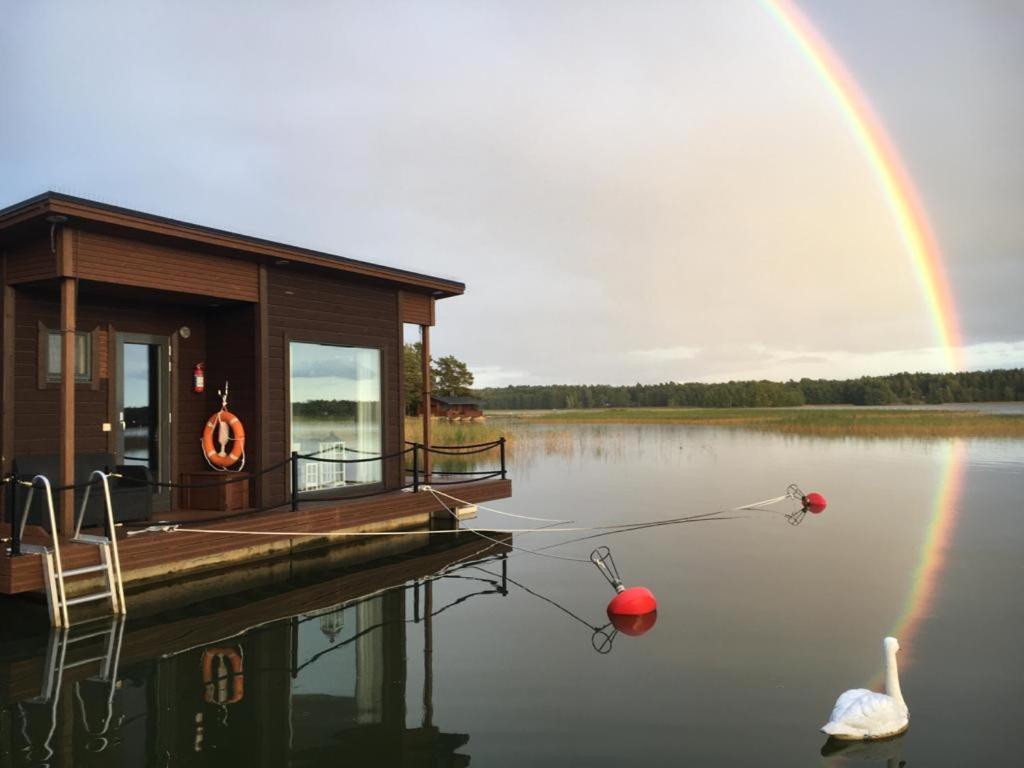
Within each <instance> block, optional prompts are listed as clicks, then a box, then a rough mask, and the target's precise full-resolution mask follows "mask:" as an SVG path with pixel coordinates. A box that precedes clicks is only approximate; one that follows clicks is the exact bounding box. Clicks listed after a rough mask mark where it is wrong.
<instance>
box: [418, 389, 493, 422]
mask: <svg viewBox="0 0 1024 768" xmlns="http://www.w3.org/2000/svg"><path fill="white" fill-rule="evenodd" d="M420 413H421V415H422V409H421V410H420ZM430 415H431V416H436V417H438V418H444V419H451V420H452V421H467V420H472V419H482V418H483V417H484V412H483V411H482V410H481V409H480V401H479V400H477V399H476V398H475V397H459V396H455V395H431V396H430Z"/></svg>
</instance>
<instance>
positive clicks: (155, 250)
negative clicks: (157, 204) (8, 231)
mask: <svg viewBox="0 0 1024 768" xmlns="http://www.w3.org/2000/svg"><path fill="white" fill-rule="evenodd" d="M75 238H76V242H75V273H76V276H77V277H80V278H82V279H85V280H96V281H100V282H104V283H115V284H119V285H135V286H139V287H143V288H159V289H164V290H174V291H179V292H181V293H192V294H199V295H202V296H213V297H217V298H223V299H237V300H240V301H256V300H257V298H258V297H259V290H258V272H259V268H258V267H257V265H256V264H254V263H252V262H248V261H242V260H240V259H232V258H229V257H227V256H219V255H216V254H211V253H202V252H196V251H189V250H185V249H182V248H178V247H171V246H169V245H163V244H159V243H154V242H149V241H146V240H137V239H128V238H125V237H115V236H113V235H109V234H104V233H100V232H89V231H76V233H75Z"/></svg>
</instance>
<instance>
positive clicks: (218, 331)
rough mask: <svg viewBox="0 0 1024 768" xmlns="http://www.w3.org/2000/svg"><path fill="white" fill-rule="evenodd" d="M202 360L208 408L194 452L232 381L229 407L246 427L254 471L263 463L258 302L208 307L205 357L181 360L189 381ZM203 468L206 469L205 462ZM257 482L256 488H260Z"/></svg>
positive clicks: (249, 462) (248, 460) (249, 464)
mask: <svg viewBox="0 0 1024 768" xmlns="http://www.w3.org/2000/svg"><path fill="white" fill-rule="evenodd" d="M200 359H203V360H204V361H205V363H206V392H207V394H206V397H205V401H206V403H207V406H208V409H207V411H206V412H205V413H204V415H203V416H201V417H200V419H201V420H200V421H197V422H195V424H194V427H195V430H196V431H195V435H194V439H195V440H196V441H197V442H196V443H194V444H193V446H192V447H193V448H194V450H195V455H196V456H197V457H199V458H200V460H202V457H201V456H199V447H198V438H199V434H200V432H201V431H202V428H203V424H205V423H206V422H205V420H206V419H208V418H209V417H210V416H211V415H212V414H213V413H214V412H215V411H216V410H218V409H219V408H220V401H219V400H218V398H217V390H219V389H223V388H224V382H225V381H227V382H228V383H229V397H228V410H229V411H231V413H233V414H235V416H237V417H238V418H239V419H240V420H241V421H242V425H243V426H244V427H245V468H246V469H251V470H255V469H257V468H259V466H260V449H259V445H260V430H261V427H262V425H261V424H260V419H258V418H257V412H258V397H257V396H258V390H257V386H258V383H257V382H258V377H257V375H256V305H255V304H246V305H243V306H236V307H223V308H218V309H210V310H207V324H206V357H205V358H198V359H196V360H192V359H182V360H181V361H180V362H181V364H182V366H183V369H184V375H185V376H186V377H187V378H188V384H189V386H191V383H192V369H193V368H194V366H195V364H196V363H197V362H199V360H200ZM190 397H192V398H198V399H200V400H203V399H204V398H203V397H201V396H200V395H196V394H195V393H191V392H190ZM202 468H204V469H205V468H207V467H206V465H205V463H204V464H203V467H202ZM258 487H259V486H258V484H254V485H253V488H258Z"/></svg>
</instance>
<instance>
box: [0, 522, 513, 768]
mask: <svg viewBox="0 0 1024 768" xmlns="http://www.w3.org/2000/svg"><path fill="white" fill-rule="evenodd" d="M465 537H469V538H465ZM452 539H457V540H456V541H453V540H452ZM418 545H419V546H418V547H412V548H410V543H409V542H406V541H404V540H403V541H401V542H399V541H395V540H392V541H391V542H389V543H387V545H386V550H385V551H383V552H381V553H380V554H387V555H388V557H387V558H386V559H383V560H381V559H378V560H375V561H372V562H369V563H364V564H363V565H362V567H361V568H359V569H351V568H345V569H343V570H338V571H326V572H325V571H324V570H320V571H319V572H317V573H313V572H312V571H308V572H306V573H304V574H300V575H295V574H294V573H293V574H292V578H291V579H290V580H288V581H287V582H285V583H283V584H280V585H277V586H276V587H273V588H271V587H269V586H268V585H267V584H265V583H259V586H256V585H252V587H251V588H250V589H249V590H247V591H244V592H241V593H239V594H238V595H235V596H231V597H229V598H225V599H222V600H213V601H211V602H209V603H208V604H206V605H205V606H203V607H202V609H198V608H193V609H191V610H188V611H181V610H180V606H181V604H182V603H184V602H186V601H187V600H188V597H187V595H186V594H185V591H184V590H179V591H178V593H175V592H174V591H173V590H172V591H171V593H170V595H169V597H170V600H169V601H165V598H164V597H161V598H160V603H161V604H160V605H159V607H160V608H161V609H163V608H170V607H178V608H179V610H177V611H175V612H173V613H171V614H170V615H164V616H163V618H162V619H161V620H155V617H153V616H147V615H146V614H147V610H146V608H147V607H146V606H145V605H142V606H140V607H139V608H138V610H136V611H134V612H133V614H134V615H133V616H132V620H131V621H130V622H129V623H128V624H127V625H126V626H122V624H121V620H111V622H110V624H109V625H104V624H96V623H93V624H90V625H89V626H88V627H87V628H86V627H82V628H81V629H75V630H72V632H71V634H70V635H68V634H66V633H65V632H64V631H63V630H57V629H52V630H51V631H50V634H49V638H48V639H47V637H46V636H45V635H44V634H41V633H40V629H42V627H40V626H39V625H38V624H36V625H34V626H33V625H31V624H29V625H28V626H26V625H24V624H23V625H22V627H21V629H22V631H23V634H22V635H21V636H18V635H17V634H16V633H15V631H14V630H13V628H12V627H11V625H10V623H8V624H7V625H6V626H5V627H3V631H2V632H0V733H3V734H4V736H5V738H4V739H3V741H2V743H0V764H2V765H8V764H10V765H15V764H17V765H21V764H26V765H28V764H32V765H39V764H44V763H47V764H51V765H98V764H104V765H105V764H118V765H132V766H135V765H138V766H142V765H151V764H163V763H161V762H160V761H161V758H163V757H165V756H168V755H170V756H174V757H176V758H178V762H181V763H184V764H191V763H192V762H198V763H201V764H205V762H208V761H209V760H212V759H214V758H216V760H217V761H218V764H220V765H273V766H289V765H290V766H305V765H328V764H336V763H337V762H338V761H339V759H341V758H342V757H343V758H344V760H345V761H346V762H348V763H351V764H356V765H403V766H410V767H411V766H433V767H434V768H438V767H439V766H449V767H451V768H454V766H464V765H467V764H469V762H470V757H469V755H466V754H462V753H460V752H457V751H456V750H459V749H464V748H465V747H466V745H467V742H468V741H469V738H470V737H469V734H465V733H452V732H445V731H444V730H442V729H441V728H440V727H438V725H437V724H436V723H435V722H434V715H433V711H434V687H435V686H434V674H435V661H434V658H433V646H434V634H435V626H434V625H435V623H436V622H445V621H447V620H448V617H450V616H452V615H453V614H450V613H448V614H446V613H445V610H446V609H447V608H450V607H451V604H452V602H453V601H454V600H459V601H460V602H461V601H464V600H466V599H467V598H466V597H463V595H467V596H468V598H469V599H471V600H472V602H470V603H469V605H470V606H472V605H475V604H476V602H477V601H480V600H487V601H490V600H494V599H500V596H501V595H502V594H504V593H505V590H504V589H502V587H503V586H507V585H504V581H503V580H502V581H497V580H496V581H495V584H494V585H481V584H480V582H479V581H472V582H467V581H461V582H455V583H459V584H462V585H467V584H472V585H473V586H464V587H463V588H461V589H460V588H454V589H452V591H454V592H455V593H456V594H457V595H458V596H457V597H454V598H452V597H446V598H444V601H445V602H443V601H442V598H441V597H440V595H435V594H434V581H433V577H434V575H435V574H436V573H437V571H438V570H439V569H441V568H444V567H456V568H457V567H458V565H459V564H460V563H465V562H466V561H468V560H471V561H472V563H479V562H480V558H485V557H489V558H495V559H496V560H495V562H494V563H493V566H492V569H491V570H493V572H494V574H495V575H496V576H497V575H498V574H500V573H502V571H501V570H499V569H500V566H499V565H498V562H499V561H500V558H501V557H503V556H504V554H506V553H507V552H508V551H509V548H508V547H507V546H506V545H495V544H493V543H491V542H488V541H482V540H481V539H479V538H477V537H475V536H472V535H471V534H469V533H465V534H463V535H462V536H459V537H447V538H446V539H445V540H444V541H438V540H437V538H436V537H435V539H434V540H431V541H428V542H426V543H425V544H424V542H422V541H420V542H418ZM396 550H398V551H401V550H406V552H405V554H396ZM474 573H479V572H478V571H474ZM453 581H454V580H453ZM449 583H452V582H449ZM472 592H475V593H476V594H471V593H472ZM410 593H411V594H410ZM165 602H168V603H169V604H167V605H164V603H165ZM463 604H465V603H463ZM149 607H150V608H156V607H157V605H156V603H155V602H154V603H152V604H151V605H150V606H149ZM108 628H109V629H110V630H111V632H109V633H105V632H104V630H106V629H108ZM108 657H109V658H110V660H111V661H112V663H108ZM439 671H440V672H441V673H442V674H443V673H444V670H443V668H442V669H441V670H439ZM410 673H411V674H410ZM417 715H419V716H418V717H417ZM189 755H191V756H192V757H191V758H186V756H189ZM204 755H205V756H206V757H205V758H204ZM190 761H191V762H190ZM178 762H175V763H174V764H178Z"/></svg>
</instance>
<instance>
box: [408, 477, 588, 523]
mask: <svg viewBox="0 0 1024 768" xmlns="http://www.w3.org/2000/svg"><path fill="white" fill-rule="evenodd" d="M425 487H426V488H427V489H428V490H429V491H430V492H431V493H432V494H434V496H444V497H445V498H446V499H451V500H452V501H457V502H458V503H459V504H467V505H471V506H474V507H476V508H477V509H486V510H487V511H488V512H493V513H494V514H496V515H504V516H505V517H515V518H518V519H520V520H534V521H536V522H538V523H569V522H572V521H571V520H556V519H555V518H553V517H530V516H529V515H517V514H515V513H513V512H504V511H502V510H500V509H495V508H494V507H488V506H486V505H485V504H476V503H474V502H472V501H464V500H463V499H460V498H458V497H457V496H452V495H451V494H450V493H445V492H444V491H438V490H435V489H434V488H432V487H430V486H425Z"/></svg>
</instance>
